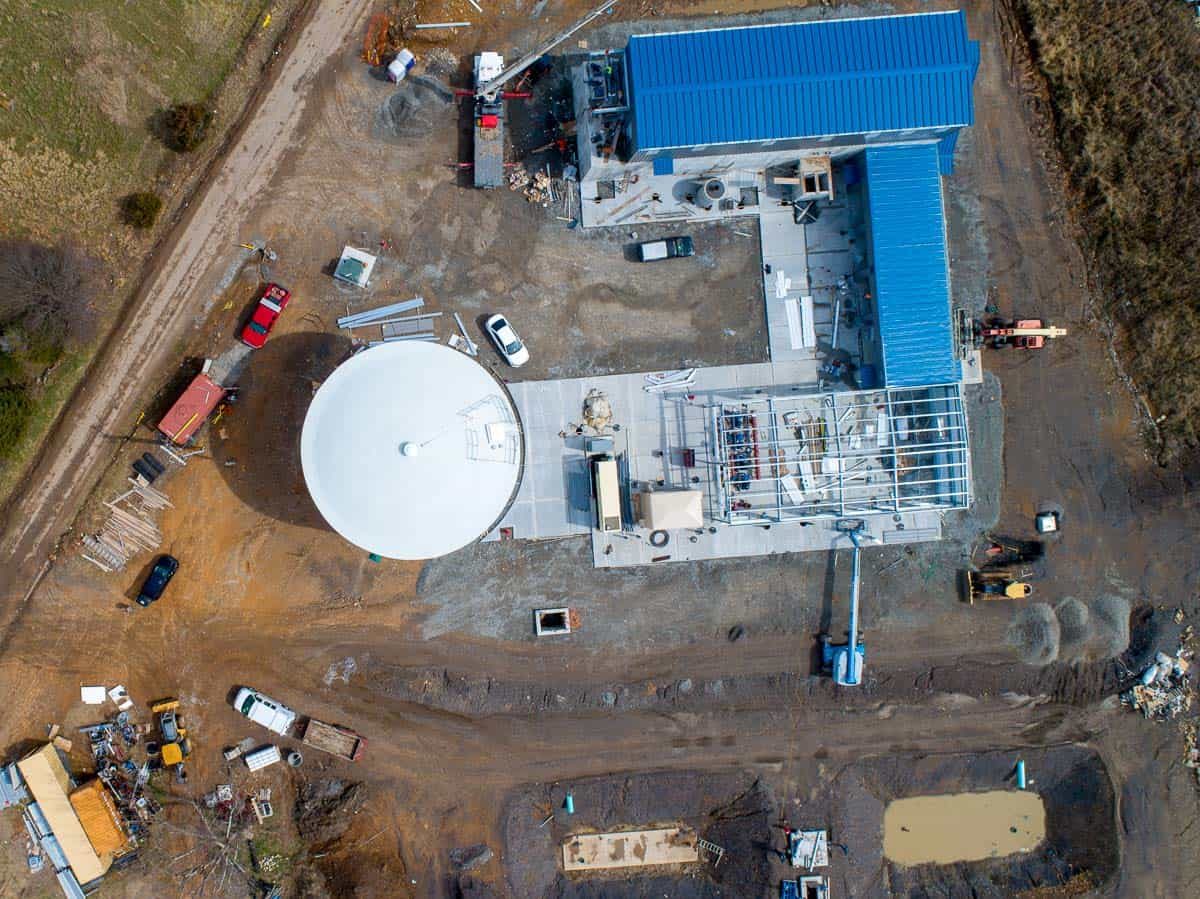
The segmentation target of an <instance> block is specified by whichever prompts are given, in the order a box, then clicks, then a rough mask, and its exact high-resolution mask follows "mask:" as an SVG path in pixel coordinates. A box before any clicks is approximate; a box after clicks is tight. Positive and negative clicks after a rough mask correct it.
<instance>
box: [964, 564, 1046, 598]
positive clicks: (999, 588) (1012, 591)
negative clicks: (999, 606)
mask: <svg viewBox="0 0 1200 899" xmlns="http://www.w3.org/2000/svg"><path fill="white" fill-rule="evenodd" d="M1031 593H1033V587H1032V586H1031V585H1029V584H1028V583H1026V582H1025V581H1023V580H1020V579H1019V577H1018V575H1017V573H1016V572H1013V571H1008V570H1004V569H997V570H992V571H968V572H967V598H968V600H969V601H970V602H971V604H972V605H974V604H975V600H977V599H980V600H989V599H1024V598H1025V597H1026V596H1029V595H1030V594H1031Z"/></svg>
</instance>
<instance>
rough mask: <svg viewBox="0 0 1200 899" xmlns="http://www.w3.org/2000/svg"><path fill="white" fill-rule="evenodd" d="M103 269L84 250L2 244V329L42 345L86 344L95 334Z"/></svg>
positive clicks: (17, 242) (8, 241)
mask: <svg viewBox="0 0 1200 899" xmlns="http://www.w3.org/2000/svg"><path fill="white" fill-rule="evenodd" d="M98 273H99V266H98V264H97V263H96V261H95V260H94V259H92V258H91V257H90V256H88V255H87V254H86V253H85V252H84V251H83V250H82V249H81V248H80V247H78V246H77V245H75V244H73V243H71V242H69V241H64V242H62V243H59V244H58V245H56V246H47V245H45V244H40V243H36V242H34V241H30V240H16V239H11V238H10V239H4V240H0V326H9V325H16V326H18V327H20V328H21V330H22V331H24V332H25V334H26V335H27V336H28V337H29V338H30V339H31V340H36V341H38V342H40V343H52V344H56V345H59V344H66V343H76V344H78V343H84V342H86V341H88V340H91V339H92V338H93V337H94V336H95V334H96V326H97V314H96V291H97V286H98V278H97V275H98Z"/></svg>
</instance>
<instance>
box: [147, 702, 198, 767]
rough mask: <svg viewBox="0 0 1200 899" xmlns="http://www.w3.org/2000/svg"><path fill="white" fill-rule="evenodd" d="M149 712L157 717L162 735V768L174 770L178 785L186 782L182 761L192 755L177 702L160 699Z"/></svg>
mask: <svg viewBox="0 0 1200 899" xmlns="http://www.w3.org/2000/svg"><path fill="white" fill-rule="evenodd" d="M150 711H151V712H153V713H154V714H155V715H157V716H158V730H159V733H160V734H161V735H162V746H161V748H160V750H159V751H160V752H161V754H162V763H163V767H164V768H173V769H174V770H175V779H176V780H177V781H179V782H180V783H182V782H184V781H186V780H187V772H186V771H184V770H183V760H184V759H186V758H187V757H188V756H189V755H191V754H192V744H191V741H190V740H189V739H188V732H187V728H185V727H184V726H183V718H182V716H180V714H179V700H178V699H175V698H174V697H172V698H169V699H160V700H159V701H158V702H155V703H153V704H152V705H151V706H150Z"/></svg>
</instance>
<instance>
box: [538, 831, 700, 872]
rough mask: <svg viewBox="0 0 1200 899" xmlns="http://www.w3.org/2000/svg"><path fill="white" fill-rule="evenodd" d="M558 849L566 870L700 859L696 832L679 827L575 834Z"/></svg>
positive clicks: (679, 862) (680, 862) (661, 863)
mask: <svg viewBox="0 0 1200 899" xmlns="http://www.w3.org/2000/svg"><path fill="white" fill-rule="evenodd" d="M562 853H563V869H564V870H566V871H596V870H601V869H605V868H640V867H643V866H645V865H677V864H686V863H688V862H695V861H699V860H700V852H699V849H698V848H697V844H696V834H695V833H694V832H693V831H692V830H690V829H689V828H683V827H663V828H657V829H655V830H631V831H624V832H621V833H583V834H577V835H575V836H573V837H568V838H567V840H566V841H565V842H564V843H563V847H562Z"/></svg>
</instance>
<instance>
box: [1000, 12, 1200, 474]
mask: <svg viewBox="0 0 1200 899" xmlns="http://www.w3.org/2000/svg"><path fill="white" fill-rule="evenodd" d="M1009 4H1010V5H1011V7H1012V8H1013V9H1014V11H1015V12H1016V13H1017V18H1018V21H1019V22H1020V23H1021V27H1022V29H1023V31H1024V33H1025V37H1026V39H1027V41H1028V44H1029V49H1030V53H1031V55H1032V58H1033V61H1034V63H1035V65H1036V66H1037V68H1038V70H1039V71H1040V73H1041V75H1042V76H1043V77H1044V79H1045V82H1046V86H1047V88H1048V92H1047V98H1048V100H1049V104H1050V107H1051V115H1052V116H1053V119H1054V124H1055V137H1056V140H1057V143H1058V150H1059V156H1060V159H1061V162H1062V164H1063V167H1064V169H1065V171H1066V174H1067V179H1068V182H1069V183H1068V186H1069V190H1070V194H1071V201H1072V204H1073V206H1074V212H1075V217H1076V220H1077V223H1078V224H1079V226H1080V228H1081V230H1082V232H1083V240H1084V243H1085V247H1084V249H1085V251H1086V252H1087V253H1088V255H1089V257H1090V260H1091V264H1092V270H1093V273H1094V275H1095V276H1096V277H1097V279H1098V282H1099V284H1100V287H1101V290H1100V294H1101V297H1100V299H1101V302H1102V303H1103V306H1104V312H1105V313H1106V314H1107V315H1108V316H1109V317H1110V318H1111V320H1112V321H1113V322H1114V323H1115V324H1116V325H1117V326H1118V328H1119V337H1118V352H1119V353H1120V354H1121V357H1122V360H1123V363H1124V365H1125V367H1126V370H1127V371H1128V373H1129V374H1130V375H1131V376H1132V377H1133V378H1134V380H1135V381H1136V382H1137V385H1138V387H1139V389H1140V391H1141V392H1142V393H1143V395H1144V397H1145V398H1146V400H1147V401H1148V403H1149V406H1150V409H1151V410H1152V414H1153V415H1154V416H1155V419H1156V421H1157V422H1158V425H1159V429H1158V430H1159V435H1160V437H1161V441H1162V443H1161V446H1160V447H1159V449H1160V452H1161V454H1162V456H1163V457H1164V458H1175V457H1178V456H1179V455H1181V454H1182V453H1186V452H1195V451H1196V450H1198V449H1200V342H1198V341H1197V340H1196V339H1195V335H1196V333H1197V330H1198V328H1200V266H1197V264H1196V262H1195V253H1196V247H1197V245H1200V116H1198V115H1197V112H1196V111H1197V109H1200V75H1198V73H1200V29H1198V28H1197V27H1196V23H1195V19H1194V17H1193V14H1192V13H1190V12H1189V10H1188V9H1187V7H1186V6H1185V5H1184V4H1183V3H1180V2H1179V0H1009Z"/></svg>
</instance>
